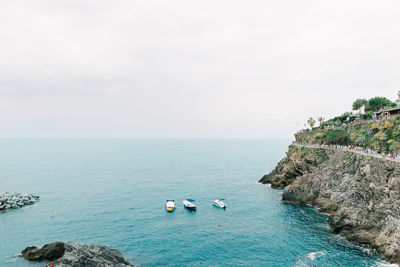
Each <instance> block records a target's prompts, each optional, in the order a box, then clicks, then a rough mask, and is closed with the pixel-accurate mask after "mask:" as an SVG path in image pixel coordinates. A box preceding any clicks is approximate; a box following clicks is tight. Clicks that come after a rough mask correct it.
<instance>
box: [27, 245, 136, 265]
mask: <svg viewBox="0 0 400 267" xmlns="http://www.w3.org/2000/svg"><path fill="white" fill-rule="evenodd" d="M21 254H22V256H23V257H24V258H26V259H28V260H30V261H44V260H49V261H52V262H50V263H49V264H48V265H53V266H60V267H67V266H69V267H71V266H72V267H80V266H93V267H94V266H96V267H100V266H116V267H128V266H134V265H132V264H131V263H129V262H127V261H126V260H125V259H124V257H123V256H122V254H121V253H120V252H119V251H117V250H115V249H110V248H107V247H105V246H102V245H83V244H78V243H74V242H67V243H63V242H55V243H50V244H47V245H44V246H43V247H42V248H37V247H27V248H26V249H24V250H23V251H22V252H21Z"/></svg>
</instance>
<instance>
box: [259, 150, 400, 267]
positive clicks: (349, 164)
mask: <svg viewBox="0 0 400 267" xmlns="http://www.w3.org/2000/svg"><path fill="white" fill-rule="evenodd" d="M260 182H261V183H265V184H271V186H272V187H274V188H284V192H283V200H284V201H287V202H289V203H293V204H309V205H313V206H315V207H318V208H320V211H321V212H326V213H329V214H331V215H330V217H329V219H328V223H329V225H330V227H331V229H332V231H334V232H335V233H338V234H340V235H342V236H343V237H345V238H346V239H347V240H349V241H351V242H353V243H355V244H369V245H371V246H372V247H374V248H376V249H377V251H378V252H380V254H381V255H382V258H383V259H385V260H387V261H389V262H397V263H398V262H400V164H399V163H396V162H392V161H388V160H384V159H378V158H374V157H370V156H366V155H360V154H357V153H353V152H348V151H341V150H330V149H321V148H318V149H314V148H307V147H297V146H291V147H290V148H289V151H288V152H287V155H286V157H285V158H284V159H283V160H282V161H281V162H279V164H278V166H277V167H276V168H275V170H273V171H272V172H271V173H270V174H268V175H265V176H264V177H263V178H262V179H261V180H260Z"/></svg>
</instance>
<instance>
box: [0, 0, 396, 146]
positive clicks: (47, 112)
mask: <svg viewBox="0 0 400 267" xmlns="http://www.w3.org/2000/svg"><path fill="white" fill-rule="evenodd" d="M399 12H400V1H398V0H385V1H377V0H375V1H369V0H352V1H349V0H345V1H342V0H339V1H338V0H336V1H321V0H315V1H311V0H304V1H298V0H279V1H277V0H250V1H244V0H241V1H236V0H212V1H211V0H202V1H190V0H171V1H165V0H159V1H153V0H142V1H135V0H118V1H115V0H110V1H105V0H93V1H89V0H85V1H82V0H65V1H63V0H57V1H56V0H49V1H41V0H35V1H31V0H29V1H28V0H27V1H15V0H3V1H1V2H0V136H10V137H24V136H30V137H58V136H60V137H61V136H62V137H218V138H224V137H258V138H260V137H261V138H290V137H291V136H292V135H293V133H294V132H295V131H296V129H297V127H300V126H302V125H304V122H305V121H306V120H307V119H308V118H309V117H310V116H314V117H318V116H324V117H327V118H329V117H332V116H333V115H337V114H338V113H342V112H344V111H348V110H350V109H351V104H352V102H353V100H354V99H355V98H359V97H363V98H368V97H372V96H376V95H380V96H385V97H388V98H390V99H393V100H394V99H395V97H396V92H397V91H398V90H400V27H399V25H400V15H399Z"/></svg>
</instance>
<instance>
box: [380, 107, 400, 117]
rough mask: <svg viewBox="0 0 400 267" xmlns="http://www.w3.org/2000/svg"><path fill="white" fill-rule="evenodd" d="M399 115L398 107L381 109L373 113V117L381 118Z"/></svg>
mask: <svg viewBox="0 0 400 267" xmlns="http://www.w3.org/2000/svg"><path fill="white" fill-rule="evenodd" d="M399 116H400V107H396V108H391V109H386V110H381V111H378V112H376V113H375V118H376V119H378V120H381V119H392V118H396V117H399Z"/></svg>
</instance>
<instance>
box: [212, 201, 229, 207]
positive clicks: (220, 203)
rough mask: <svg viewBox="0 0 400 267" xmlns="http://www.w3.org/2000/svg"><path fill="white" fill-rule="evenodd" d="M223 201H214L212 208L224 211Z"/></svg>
mask: <svg viewBox="0 0 400 267" xmlns="http://www.w3.org/2000/svg"><path fill="white" fill-rule="evenodd" d="M222 200H224V199H216V200H214V201H213V204H214V206H216V207H218V208H221V209H226V204H225V203H224V202H223V201H222Z"/></svg>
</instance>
